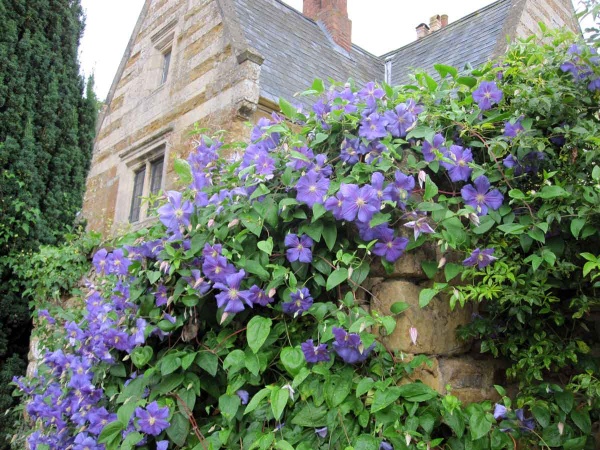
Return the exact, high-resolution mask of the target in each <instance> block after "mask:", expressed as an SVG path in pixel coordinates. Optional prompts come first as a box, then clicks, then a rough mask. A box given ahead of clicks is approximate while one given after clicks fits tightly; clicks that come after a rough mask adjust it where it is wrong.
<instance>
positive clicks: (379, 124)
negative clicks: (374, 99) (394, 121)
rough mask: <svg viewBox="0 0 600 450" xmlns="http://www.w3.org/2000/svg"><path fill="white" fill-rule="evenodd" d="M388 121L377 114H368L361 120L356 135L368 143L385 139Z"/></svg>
mask: <svg viewBox="0 0 600 450" xmlns="http://www.w3.org/2000/svg"><path fill="white" fill-rule="evenodd" d="M387 124H388V121H387V119H386V118H385V117H382V116H380V115H379V114H377V113H373V114H370V115H369V116H368V117H366V118H365V119H363V120H362V122H361V123H360V127H359V129H358V135H359V136H360V137H364V138H365V139H368V140H369V141H372V140H375V139H379V138H383V137H386V136H387V134H388V132H387V129H386V126H387Z"/></svg>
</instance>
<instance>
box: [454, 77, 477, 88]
mask: <svg viewBox="0 0 600 450" xmlns="http://www.w3.org/2000/svg"><path fill="white" fill-rule="evenodd" d="M456 82H457V83H458V84H463V85H465V86H469V87H470V88H473V87H475V86H476V85H477V78H473V77H458V78H457V79H456Z"/></svg>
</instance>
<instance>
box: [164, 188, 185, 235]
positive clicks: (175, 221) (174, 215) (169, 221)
mask: <svg viewBox="0 0 600 450" xmlns="http://www.w3.org/2000/svg"><path fill="white" fill-rule="evenodd" d="M167 201H168V203H167V204H166V205H163V206H161V207H160V208H158V211H157V212H158V217H159V219H160V221H161V222H162V223H163V224H164V225H165V226H166V227H167V228H168V229H169V230H170V231H173V232H177V231H179V228H180V227H181V226H185V227H187V226H188V225H189V224H190V217H191V215H192V213H193V212H194V206H193V205H192V203H191V202H189V201H187V200H186V201H184V202H182V194H181V192H177V191H168V192H167Z"/></svg>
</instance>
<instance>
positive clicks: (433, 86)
mask: <svg viewBox="0 0 600 450" xmlns="http://www.w3.org/2000/svg"><path fill="white" fill-rule="evenodd" d="M423 78H424V79H425V83H426V84H427V87H428V88H429V92H434V91H435V90H436V89H437V87H438V84H437V83H436V81H435V80H434V79H433V78H431V76H430V75H428V74H426V73H423Z"/></svg>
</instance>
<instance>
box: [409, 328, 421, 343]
mask: <svg viewBox="0 0 600 450" xmlns="http://www.w3.org/2000/svg"><path fill="white" fill-rule="evenodd" d="M408 334H409V335H410V341H411V342H412V344H413V345H417V336H418V335H419V332H418V331H417V329H416V328H415V327H410V330H408Z"/></svg>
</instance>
